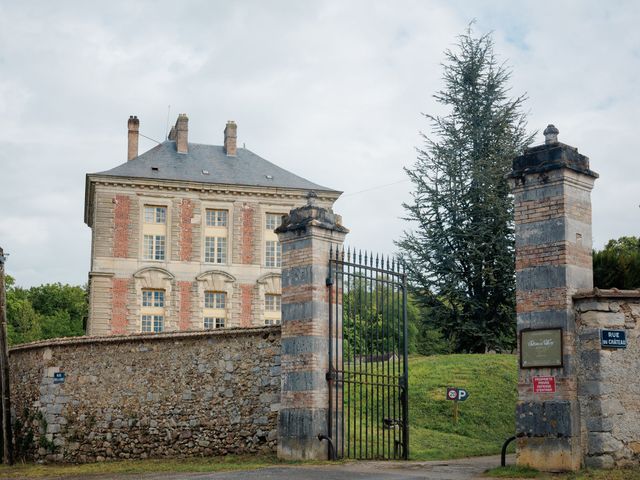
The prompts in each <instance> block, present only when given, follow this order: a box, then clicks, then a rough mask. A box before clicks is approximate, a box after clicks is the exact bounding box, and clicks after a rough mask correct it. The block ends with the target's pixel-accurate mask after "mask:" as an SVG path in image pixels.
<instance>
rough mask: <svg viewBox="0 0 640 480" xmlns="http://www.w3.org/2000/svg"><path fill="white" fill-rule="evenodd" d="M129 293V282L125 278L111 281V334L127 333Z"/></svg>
mask: <svg viewBox="0 0 640 480" xmlns="http://www.w3.org/2000/svg"><path fill="white" fill-rule="evenodd" d="M128 291H129V280H127V279H126V278H112V279H111V299H112V300H111V301H112V308H111V333H112V334H123V333H127V314H128V313H129V310H128V308H127V293H128Z"/></svg>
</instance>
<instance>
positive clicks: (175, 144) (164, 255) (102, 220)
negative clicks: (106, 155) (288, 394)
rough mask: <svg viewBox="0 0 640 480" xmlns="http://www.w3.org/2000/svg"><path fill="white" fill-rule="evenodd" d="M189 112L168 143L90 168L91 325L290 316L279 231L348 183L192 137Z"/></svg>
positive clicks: (184, 325)
mask: <svg viewBox="0 0 640 480" xmlns="http://www.w3.org/2000/svg"><path fill="white" fill-rule="evenodd" d="M188 124H189V120H188V118H187V116H186V115H184V114H180V115H179V116H178V119H177V121H176V124H175V126H174V127H173V128H172V129H171V132H170V134H169V137H168V139H167V140H166V141H164V142H163V143H161V144H159V145H157V146H155V147H153V148H152V149H150V150H149V151H147V152H145V153H143V154H141V155H138V138H139V126H140V124H139V120H138V118H137V117H133V116H132V117H130V118H129V121H128V129H129V132H128V160H127V162H125V163H123V164H122V165H119V166H117V167H115V168H113V169H111V170H107V171H104V172H100V173H90V174H88V175H87V178H86V190H85V213H84V216H85V223H86V224H87V225H88V226H89V227H90V228H91V231H92V236H91V271H90V272H89V318H88V321H87V334H88V335H111V334H125V333H127V334H128V333H136V332H162V331H177V330H198V329H209V328H224V327H249V326H259V325H265V324H267V325H269V324H275V323H279V322H280V293H281V282H280V256H281V251H280V246H279V244H278V239H277V236H276V235H275V233H274V232H273V230H274V229H275V228H276V227H277V226H278V225H279V224H280V220H281V217H282V215H284V214H287V213H288V212H289V210H290V209H292V208H294V207H298V206H302V205H304V204H305V203H306V201H307V196H308V195H309V192H315V194H316V195H317V204H318V205H319V206H322V207H325V208H331V206H332V205H333V203H334V202H335V201H336V199H337V198H338V197H339V195H340V193H341V192H338V191H336V190H331V189H329V188H326V187H322V186H320V185H316V184H315V183H312V182H310V181H308V180H305V179H304V178H301V177H299V176H297V175H294V174H293V173H291V172H288V171H286V170H284V169H282V168H280V167H278V166H276V165H274V164H273V163H271V162H269V161H267V160H265V159H263V158H261V157H259V156H258V155H256V154H255V153H253V152H251V151H249V150H247V149H245V148H238V147H237V126H236V124H235V123H234V122H231V121H230V122H228V123H227V125H226V128H225V129H224V143H223V145H222V146H214V145H204V144H199V143H190V142H189V141H188V134H189V132H188Z"/></svg>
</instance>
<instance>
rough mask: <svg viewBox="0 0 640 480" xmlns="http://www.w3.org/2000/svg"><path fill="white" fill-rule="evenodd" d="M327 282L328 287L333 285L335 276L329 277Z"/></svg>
mask: <svg viewBox="0 0 640 480" xmlns="http://www.w3.org/2000/svg"><path fill="white" fill-rule="evenodd" d="M325 283H326V285H327V287H330V286H332V285H333V278H331V277H327V280H326V282H325Z"/></svg>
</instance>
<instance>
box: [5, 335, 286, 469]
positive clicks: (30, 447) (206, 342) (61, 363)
mask: <svg viewBox="0 0 640 480" xmlns="http://www.w3.org/2000/svg"><path fill="white" fill-rule="evenodd" d="M10 367H11V385H12V391H11V397H12V399H11V400H12V410H13V413H14V416H15V423H14V425H15V427H14V428H15V435H16V447H17V450H18V455H19V456H21V457H23V458H26V459H29V460H45V461H57V462H60V461H65V462H92V461H103V460H107V459H122V458H150V457H161V456H170V457H187V456H210V455H225V454H228V453H233V454H258V453H262V454H263V453H274V452H276V449H277V416H278V410H279V408H280V383H281V380H280V327H279V326H275V327H262V328H242V329H224V330H215V331H209V332H192V333H167V334H155V335H129V336H114V337H101V338H95V337H93V338H90V337H82V338H78V339H62V340H54V341H44V342H38V343H34V344H28V345H21V346H19V347H14V348H13V349H12V350H11V352H10ZM62 377H64V378H62Z"/></svg>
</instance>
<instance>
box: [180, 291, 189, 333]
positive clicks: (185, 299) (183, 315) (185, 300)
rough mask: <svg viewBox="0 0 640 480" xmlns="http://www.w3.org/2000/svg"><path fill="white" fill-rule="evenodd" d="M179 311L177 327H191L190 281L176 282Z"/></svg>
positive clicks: (183, 328)
mask: <svg viewBox="0 0 640 480" xmlns="http://www.w3.org/2000/svg"><path fill="white" fill-rule="evenodd" d="M178 296H179V297H180V300H179V302H180V303H179V305H180V307H179V309H180V310H179V313H178V329H179V330H190V329H191V282H178Z"/></svg>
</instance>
